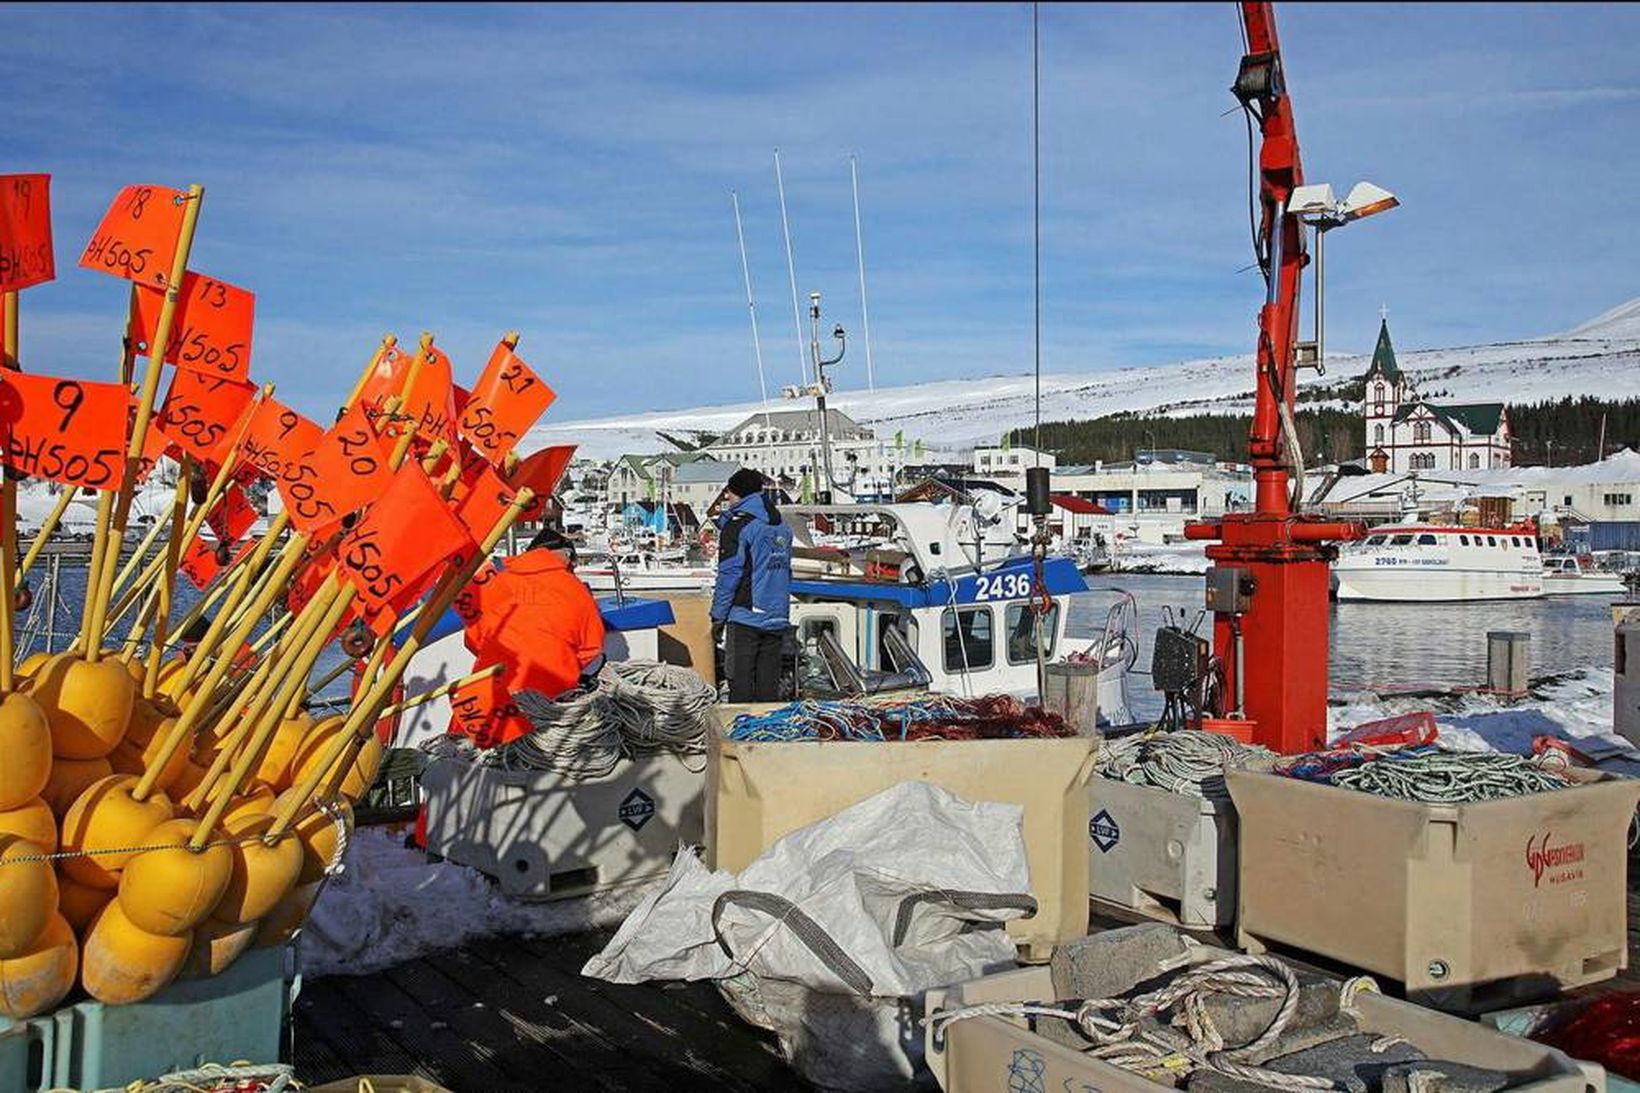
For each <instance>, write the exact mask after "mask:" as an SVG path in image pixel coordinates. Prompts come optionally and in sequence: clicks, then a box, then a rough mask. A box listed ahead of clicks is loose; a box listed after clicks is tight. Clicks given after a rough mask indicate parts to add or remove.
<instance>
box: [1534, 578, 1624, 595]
mask: <svg viewBox="0 0 1640 1093" xmlns="http://www.w3.org/2000/svg"><path fill="white" fill-rule="evenodd" d="M1627 592H1628V589H1627V588H1625V587H1624V586H1623V579H1622V578H1621V577H1612V576H1608V575H1606V574H1604V573H1599V574H1596V573H1583V574H1580V575H1577V576H1571V577H1556V576H1550V575H1547V574H1545V575H1544V578H1543V594H1544V595H1545V596H1589V595H1600V596H1622V595H1624V594H1626V593H1627Z"/></svg>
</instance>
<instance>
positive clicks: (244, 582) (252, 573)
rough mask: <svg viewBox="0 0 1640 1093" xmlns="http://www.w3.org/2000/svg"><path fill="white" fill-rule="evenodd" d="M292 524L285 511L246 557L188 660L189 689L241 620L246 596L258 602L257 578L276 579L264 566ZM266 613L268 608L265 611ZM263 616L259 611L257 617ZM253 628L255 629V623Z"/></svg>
mask: <svg viewBox="0 0 1640 1093" xmlns="http://www.w3.org/2000/svg"><path fill="white" fill-rule="evenodd" d="M289 524H290V514H289V513H287V512H281V513H280V514H279V515H278V516H276V517H274V518H273V520H272V522H270V523H269V524H268V531H267V534H266V535H264V536H262V541H261V542H260V543H257V544H256V547H255V548H254V549H253V550H252V551H251V552H250V554H249V555H248V556H247V557H246V558H245V561H244V563H243V568H242V569H241V570H240V576H239V579H238V580H237V581H236V582H235V584H234V587H233V590H232V591H231V592H229V593H228V599H227V601H226V602H225V603H223V605H222V606H221V607H220V608H219V609H218V610H217V613H216V617H215V618H213V619H212V620H211V625H210V626H209V627H207V628H206V630H205V636H204V637H203V638H201V639H200V640H199V644H198V645H196V646H195V647H194V653H193V656H191V657H190V658H189V659H188V666H187V667H186V668H184V669H183V677H182V679H183V686H188V685H189V684H191V683H192V682H193V681H194V680H195V679H197V678H198V676H199V671H200V668H199V666H200V665H202V664H205V663H206V662H207V661H209V660H210V659H211V657H212V655H213V654H215V653H216V652H217V650H218V649H219V648H220V644H221V641H222V635H223V634H224V633H226V632H227V630H228V628H229V627H230V626H231V625H233V624H234V623H236V622H238V621H240V619H239V616H238V615H237V614H236V613H237V612H238V610H239V608H240V607H241V605H243V604H244V603H245V602H246V597H247V596H248V597H250V598H251V601H252V602H254V601H255V599H256V594H255V593H254V592H253V591H252V589H253V587H254V585H255V582H256V581H257V579H258V578H259V577H260V578H261V579H262V580H263V581H264V582H266V581H270V580H272V579H273V577H274V571H273V570H268V569H265V568H264V567H265V565H266V562H267V559H268V555H269V554H271V553H272V552H273V548H274V544H275V542H276V541H277V540H278V538H279V536H280V535H282V534H284V531H285V528H286V527H287V526H288V525H289ZM264 610H266V609H265V608H264ZM260 613H261V612H257V614H260ZM252 625H253V627H254V625H255V624H254V621H253V623H252ZM235 648H237V646H235Z"/></svg>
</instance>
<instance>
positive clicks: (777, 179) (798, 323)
mask: <svg viewBox="0 0 1640 1093" xmlns="http://www.w3.org/2000/svg"><path fill="white" fill-rule="evenodd" d="M774 184H775V188H776V189H778V190H779V191H780V227H781V229H782V230H783V231H784V232H785V233H786V279H787V280H788V281H790V282H791V286H792V331H793V333H795V334H796V335H797V367H798V368H800V369H802V375H803V382H804V384H807V383H808V382H809V362H808V358H807V357H806V356H805V355H804V353H803V309H802V308H800V307H798V306H797V263H796V261H794V260H793V258H792V225H791V221H790V220H788V219H787V218H786V179H785V176H783V175H782V174H781V173H780V149H778V148H776V149H775V150H774Z"/></svg>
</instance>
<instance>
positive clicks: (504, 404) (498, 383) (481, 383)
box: [459, 342, 558, 463]
mask: <svg viewBox="0 0 1640 1093" xmlns="http://www.w3.org/2000/svg"><path fill="white" fill-rule="evenodd" d="M557 397H558V396H557V395H556V394H555V393H554V392H553V389H552V388H551V387H548V386H547V384H546V382H545V381H544V380H542V379H541V377H540V376H537V375H536V374H535V372H534V371H533V370H531V368H530V366H529V365H527V364H525V363H524V361H523V359H522V358H520V357H519V356H518V354H516V353H514V352H513V351H512V349H511V347H509V346H508V345H507V343H506V342H501V343H499V344H498V345H497V346H496V347H495V351H494V352H493V353H491V354H490V362H489V363H488V364H487V365H485V366H484V372H483V374H482V375H480V376H479V377H478V382H477V383H475V384H473V390H472V394H471V395H469V396H468V399H467V402H466V405H465V406H463V407H462V410H461V416H460V418H459V422H460V426H461V436H462V438H463V439H464V440H466V441H467V443H469V444H471V445H472V446H473V450H474V451H476V452H477V453H478V454H479V455H481V456H483V457H484V458H485V459H486V460H488V461H489V462H490V463H499V462H501V458H502V457H503V456H504V455H506V454H507V453H508V452H510V451H512V449H513V446H514V445H516V444H517V443H518V441H519V438H521V437H522V436H523V435H524V434H525V432H527V431H528V430H529V428H530V426H532V425H534V424H535V423H536V421H537V420H539V419H540V417H541V415H542V414H544V413H546V410H547V407H549V406H551V405H552V403H553V400H554V399H556V398H557Z"/></svg>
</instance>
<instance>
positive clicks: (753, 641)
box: [723, 622, 786, 702]
mask: <svg viewBox="0 0 1640 1093" xmlns="http://www.w3.org/2000/svg"><path fill="white" fill-rule="evenodd" d="M785 636H786V635H785V632H784V631H781V630H759V629H758V628H757V627H755V626H747V625H745V624H744V623H738V622H731V623H730V624H729V625H728V627H727V628H725V631H724V635H723V670H724V672H725V673H726V674H727V675H728V677H729V701H730V702H773V701H775V700H776V699H778V698H779V697H780V645H781V642H782V641H783V639H784V638H785Z"/></svg>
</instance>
